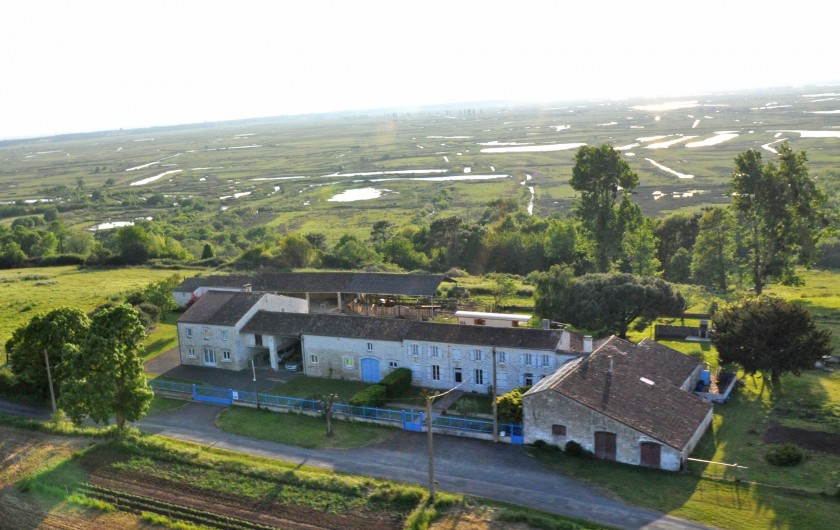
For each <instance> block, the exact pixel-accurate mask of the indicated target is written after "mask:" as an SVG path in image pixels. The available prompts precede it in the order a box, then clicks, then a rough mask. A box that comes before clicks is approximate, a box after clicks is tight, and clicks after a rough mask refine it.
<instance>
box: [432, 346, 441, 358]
mask: <svg viewBox="0 0 840 530" xmlns="http://www.w3.org/2000/svg"><path fill="white" fill-rule="evenodd" d="M432 357H434V358H435V359H437V358H438V357H440V348H438V347H437V346H432Z"/></svg>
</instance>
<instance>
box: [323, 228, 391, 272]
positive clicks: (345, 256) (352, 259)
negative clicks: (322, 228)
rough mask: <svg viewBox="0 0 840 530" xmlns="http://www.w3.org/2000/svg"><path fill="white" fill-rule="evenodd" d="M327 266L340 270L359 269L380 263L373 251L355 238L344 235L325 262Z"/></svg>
mask: <svg viewBox="0 0 840 530" xmlns="http://www.w3.org/2000/svg"><path fill="white" fill-rule="evenodd" d="M327 261H328V264H329V265H332V266H334V267H338V268H341V269H361V268H363V267H366V266H368V265H373V264H376V263H380V261H381V260H380V257H379V255H378V254H377V253H376V251H375V250H373V249H372V248H370V247H369V246H367V245H365V244H363V243H362V242H361V241H359V239H358V238H357V237H356V236H351V235H344V236H342V237H341V239H339V240H338V243H337V244H336V245H335V248H334V249H333V251H332V254H331V255H330V256H329V259H328V260H327Z"/></svg>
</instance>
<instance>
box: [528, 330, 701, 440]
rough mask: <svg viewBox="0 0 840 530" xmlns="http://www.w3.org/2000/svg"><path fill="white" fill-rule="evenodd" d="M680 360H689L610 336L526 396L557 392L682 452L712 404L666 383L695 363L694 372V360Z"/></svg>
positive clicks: (677, 353)
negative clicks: (687, 361)
mask: <svg viewBox="0 0 840 530" xmlns="http://www.w3.org/2000/svg"><path fill="white" fill-rule="evenodd" d="M651 342H652V341H651ZM663 348H665V349H667V350H670V352H666V351H665V350H664V349H663ZM684 357H685V358H686V359H690V358H688V357H686V356H685V355H683V354H681V353H679V352H677V351H675V350H671V349H670V348H667V347H666V346H662V345H656V344H655V345H651V344H641V345H634V344H631V343H629V342H627V341H625V340H622V339H619V338H617V337H612V338H610V339H609V340H607V341H605V342H604V343H602V344H601V345H600V346H599V347H598V349H596V350H595V351H594V352H593V353H592V354H591V355H589V356H587V357H583V358H582V359H580V360H577V361H573V362H572V363H569V364H567V365H566V366H564V367H562V368H560V369H559V370H558V371H557V372H555V373H554V374H552V375H551V376H550V377H547V378H546V379H543V380H542V381H540V382H539V383H537V384H536V385H535V386H534V387H532V388H531V390H529V391H528V394H535V393H537V392H545V391H554V392H558V393H560V394H562V395H564V396H566V397H568V398H569V399H573V400H575V401H577V402H579V403H581V404H583V405H585V406H587V407H589V408H591V409H593V410H596V411H598V412H600V413H602V414H604V415H605V416H608V417H610V418H612V419H614V420H616V421H618V422H621V423H624V424H625V425H628V426H630V427H632V428H633V429H636V430H638V431H640V432H642V433H644V434H646V435H648V436H650V437H652V438H654V439H656V440H659V441H661V442H662V443H664V444H667V445H669V446H671V447H674V448H676V449H679V450H681V449H682V448H683V447H685V446H686V444H688V442H689V441H690V439H691V437H692V436H693V435H694V433H695V431H696V430H697V428H698V427H699V426H700V424H701V423H702V422H703V420H704V419H705V418H706V416H707V415H708V414H709V410H710V409H711V408H712V405H711V403H708V402H705V401H703V400H702V399H700V398H698V397H697V396H694V395H693V394H691V393H689V392H685V391H683V390H680V388H679V385H680V384H682V382H683V380H684V379H685V378H683V380H680V381H679V382H677V381H675V380H672V379H670V376H671V375H674V374H676V375H677V379H679V377H680V376H681V374H683V373H685V371H686V368H687V367H688V364H693V368H692V370H693V369H694V367H696V366H697V364H698V363H697V362H696V361H694V360H690V363H686V362H685V361H684V359H683V358H684ZM610 361H612V373H611V374H610V364H611V363H610ZM689 373H690V372H689ZM685 377H686V378H687V377H688V374H686V375H685ZM645 380H646V381H645Z"/></svg>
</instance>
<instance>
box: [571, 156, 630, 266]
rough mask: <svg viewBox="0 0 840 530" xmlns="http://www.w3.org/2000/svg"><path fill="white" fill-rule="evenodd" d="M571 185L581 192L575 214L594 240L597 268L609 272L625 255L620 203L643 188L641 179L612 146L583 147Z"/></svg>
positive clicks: (575, 166)
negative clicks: (619, 201)
mask: <svg viewBox="0 0 840 530" xmlns="http://www.w3.org/2000/svg"><path fill="white" fill-rule="evenodd" d="M570 183H571V185H572V188H574V190H575V191H577V192H578V193H580V201H579V202H578V204H577V206H576V208H575V213H576V215H577V217H578V218H579V219H580V221H581V223H582V224H583V226H584V228H586V230H587V231H588V232H589V233H590V235H591V237H592V239H593V241H594V244H595V245H594V246H595V268H596V270H597V271H598V272H607V271H609V270H610V268H611V267H612V264H613V262H614V261H615V259H616V258H617V257H618V256H619V254H620V252H621V236H622V230H620V229H619V217H618V213H617V210H616V201H617V200H618V197H619V194H621V195H622V197H626V196H627V195H628V194H629V193H631V192H632V191H633V188H635V187H636V186H638V185H639V176H638V175H636V173H634V172H633V171H632V170H631V169H630V166H629V165H628V164H627V162H625V161H624V160H623V159H622V158H621V153H619V152H618V151H616V150H615V149H613V148H612V146H610V145H606V144H605V145H601V146H599V147H595V146H583V147H581V148H580V149H578V151H577V153H576V154H575V165H574V167H573V168H572V179H571V181H570Z"/></svg>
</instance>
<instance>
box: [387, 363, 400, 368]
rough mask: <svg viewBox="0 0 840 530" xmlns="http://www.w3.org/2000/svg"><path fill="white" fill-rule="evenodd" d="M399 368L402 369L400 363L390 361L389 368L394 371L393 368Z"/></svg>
mask: <svg viewBox="0 0 840 530" xmlns="http://www.w3.org/2000/svg"><path fill="white" fill-rule="evenodd" d="M399 367H400V363H398V362H397V361H388V368H392V369H393V368H399Z"/></svg>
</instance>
